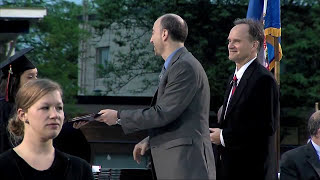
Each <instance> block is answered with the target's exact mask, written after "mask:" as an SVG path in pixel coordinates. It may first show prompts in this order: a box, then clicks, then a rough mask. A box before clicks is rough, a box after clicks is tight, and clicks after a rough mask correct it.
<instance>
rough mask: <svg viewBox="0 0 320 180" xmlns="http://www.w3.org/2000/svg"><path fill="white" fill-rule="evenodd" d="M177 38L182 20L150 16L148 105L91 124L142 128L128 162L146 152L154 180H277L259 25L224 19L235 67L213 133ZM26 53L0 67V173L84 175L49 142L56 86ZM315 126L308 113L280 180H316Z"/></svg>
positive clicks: (196, 69) (199, 84) (195, 73)
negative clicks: (152, 73) (155, 66)
mask: <svg viewBox="0 0 320 180" xmlns="http://www.w3.org/2000/svg"><path fill="white" fill-rule="evenodd" d="M187 36H188V25H187V22H186V21H185V20H184V19H182V18H181V17H180V16H178V15H176V14H165V15H162V16H160V17H159V18H158V19H157V20H156V21H155V22H154V25H153V28H152V36H151V39H150V43H151V44H152V45H153V47H154V53H155V55H156V56H161V57H162V59H163V60H164V65H163V68H162V71H161V73H160V76H159V85H158V89H157V91H156V92H155V95H154V97H153V100H152V103H151V106H150V107H148V108H145V109H136V110H113V109H103V110H101V111H100V112H99V114H100V116H98V117H97V118H96V119H95V120H97V121H100V122H103V123H106V124H108V125H115V124H119V125H121V128H122V130H123V132H124V133H125V134H130V133H134V132H137V131H142V130H148V136H147V137H146V138H145V139H143V140H142V141H141V142H139V143H138V144H136V145H135V147H134V149H133V158H134V160H136V161H137V163H140V161H141V156H143V155H145V153H146V151H148V150H150V151H151V161H152V169H153V170H154V174H153V175H154V179H217V180H235V179H246V180H248V179H249V180H250V179H253V180H276V179H278V172H277V164H276V163H277V152H276V148H275V147H276V138H275V134H276V133H275V132H276V131H277V129H278V128H279V127H278V124H279V89H278V85H277V82H276V80H275V79H274V77H273V75H272V74H271V73H270V72H269V71H268V70H267V69H266V68H265V67H263V66H262V65H261V64H259V62H258V59H257V58H258V56H257V55H258V52H259V51H260V49H261V48H262V47H263V42H264V32H263V26H262V24H261V23H260V22H259V21H255V20H252V19H237V20H235V21H234V26H233V28H232V29H231V30H230V32H229V36H228V53H229V60H231V61H232V62H234V63H235V70H234V73H232V74H231V75H230V78H229V79H228V81H226V90H225V96H224V102H223V105H222V106H221V108H220V110H219V113H218V123H217V124H216V126H215V127H209V111H210V107H209V106H210V89H209V82H208V78H207V75H206V73H205V71H204V69H203V67H202V65H201V64H200V63H199V61H198V60H197V59H196V57H194V56H193V55H192V53H191V52H189V51H188V49H187V48H186V47H185V45H184V43H185V40H186V39H187ZM30 50H31V49H30V48H28V49H25V50H22V51H21V52H19V53H16V54H15V55H14V56H12V57H10V58H9V59H8V61H7V62H6V63H4V64H3V65H2V66H1V67H0V68H1V70H2V77H1V87H0V88H1V94H0V95H1V99H0V107H1V114H0V118H1V119H0V120H1V121H0V123H1V132H0V133H1V137H0V138H1V139H0V145H1V146H0V150H1V151H0V152H1V153H2V154H1V155H0V177H1V179H48V180H49V179H86V180H87V179H93V176H92V173H91V169H90V165H89V164H88V162H87V161H85V160H83V159H82V158H79V157H76V156H72V155H69V154H67V153H64V152H61V151H59V150H58V148H56V147H55V146H54V145H53V139H54V138H56V137H57V136H58V135H59V133H60V131H61V129H62V127H63V123H64V111H63V100H62V90H61V88H60V86H59V85H58V84H57V83H55V82H53V81H51V80H48V79H37V69H36V67H35V66H34V65H33V64H32V63H31V62H30V60H28V59H27V58H26V57H25V54H26V53H27V52H29V51H30ZM85 124H86V123H82V124H80V126H79V125H74V127H77V128H79V127H81V126H84V125H85ZM319 128H320V115H319V113H318V112H317V113H315V114H314V115H313V116H312V117H311V118H310V120H309V131H310V135H311V141H310V142H309V143H308V144H307V145H306V146H303V147H301V148H298V149H296V150H293V151H290V152H288V153H286V154H285V155H284V157H283V161H282V162H281V175H280V176H281V180H282V179H285V180H286V179H320V177H319V174H320V173H319V172H320V171H319V168H318V167H320V164H319V156H318V155H319V154H320V146H319V145H320V143H319V137H320V135H319V132H320V131H319ZM318 144H319V145H318ZM212 145H213V146H212ZM212 147H213V148H212ZM295 157H299V158H297V159H296V160H293V159H294V158H295ZM306 173H308V175H305V174H306Z"/></svg>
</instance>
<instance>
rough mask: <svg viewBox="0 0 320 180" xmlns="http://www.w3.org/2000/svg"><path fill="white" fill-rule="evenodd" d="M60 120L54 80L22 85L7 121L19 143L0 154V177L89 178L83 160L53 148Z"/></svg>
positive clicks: (58, 90)
mask: <svg viewBox="0 0 320 180" xmlns="http://www.w3.org/2000/svg"><path fill="white" fill-rule="evenodd" d="M63 120H64V112H63V101H62V90H61V88H60V86H59V85H58V84H57V83H55V82H53V81H50V80H47V79H41V80H40V79H38V80H31V81H29V82H28V83H26V84H25V85H24V86H22V87H21V88H20V89H19V91H18V93H17V95H16V115H15V116H14V117H13V118H11V119H10V120H9V124H8V130H9V132H10V134H11V136H13V137H14V138H16V139H18V140H19V138H20V139H22V142H21V143H20V144H19V145H18V146H16V147H15V148H13V149H9V150H8V151H6V152H5V153H3V154H1V155H0V177H1V179H3V180H7V179H8V180H9V179H25V180H27V179H32V180H37V179H45V180H51V179H52V180H53V179H55V180H56V179H59V180H60V179H66V180H78V179H79V180H82V179H83V180H88V179H89V180H90V179H93V175H92V172H91V168H90V165H89V164H88V163H87V162H85V161H84V160H82V159H80V158H78V157H75V156H71V155H68V154H66V153H63V152H60V151H58V150H57V149H55V148H54V147H53V145H52V140H53V139H54V138H55V137H57V136H58V134H59V133H60V130H61V127H62V125H63Z"/></svg>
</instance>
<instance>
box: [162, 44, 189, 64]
mask: <svg viewBox="0 0 320 180" xmlns="http://www.w3.org/2000/svg"><path fill="white" fill-rule="evenodd" d="M187 52H189V51H188V50H187V48H185V47H182V48H181V49H179V50H178V51H177V52H176V54H175V55H174V56H173V57H172V59H171V62H170V64H169V65H168V68H167V69H169V68H170V67H171V66H172V65H173V64H174V63H175V62H176V61H177V60H178V59H179V58H180V56H181V55H182V54H185V53H187Z"/></svg>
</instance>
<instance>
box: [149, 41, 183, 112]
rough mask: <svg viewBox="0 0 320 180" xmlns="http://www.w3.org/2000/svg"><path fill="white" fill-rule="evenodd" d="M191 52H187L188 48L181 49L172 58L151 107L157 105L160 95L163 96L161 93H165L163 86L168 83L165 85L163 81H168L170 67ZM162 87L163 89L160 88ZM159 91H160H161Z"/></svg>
mask: <svg viewBox="0 0 320 180" xmlns="http://www.w3.org/2000/svg"><path fill="white" fill-rule="evenodd" d="M188 52H189V51H188V50H187V48H185V47H182V48H181V49H179V50H178V51H177V52H176V54H175V55H174V56H173V57H172V59H171V61H170V64H169V65H168V67H167V69H166V71H165V72H164V73H163V75H162V78H161V80H160V82H159V85H158V89H157V91H156V93H155V94H154V96H153V98H152V101H151V106H153V105H155V104H156V103H157V100H158V98H159V95H161V92H163V90H162V89H163V88H164V87H163V86H165V85H166V83H163V81H166V80H167V76H168V72H169V71H170V70H169V69H170V67H171V66H172V65H173V64H174V63H175V62H177V61H178V59H179V58H180V56H181V55H182V54H185V53H188ZM160 85H161V86H162V87H160ZM159 89H160V91H159ZM159 92H160V94H159Z"/></svg>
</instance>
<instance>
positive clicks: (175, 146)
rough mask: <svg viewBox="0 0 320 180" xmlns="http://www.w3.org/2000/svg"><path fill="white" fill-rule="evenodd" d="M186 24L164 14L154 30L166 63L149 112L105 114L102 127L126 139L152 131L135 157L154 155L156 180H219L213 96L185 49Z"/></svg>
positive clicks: (156, 48)
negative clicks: (211, 127)
mask: <svg viewBox="0 0 320 180" xmlns="http://www.w3.org/2000/svg"><path fill="white" fill-rule="evenodd" d="M187 35H188V26H187V23H186V22H185V21H184V20H183V19H182V18H181V17H180V16H178V15H175V14H165V15H163V16H161V17H159V18H158V19H157V20H156V21H155V23H154V26H153V29H152V36H151V39H150V42H151V43H152V44H153V46H154V52H155V55H158V56H161V57H162V58H163V59H164V60H165V63H164V68H163V70H162V72H161V74H160V83H159V87H158V90H157V91H156V93H155V95H154V98H153V100H152V104H151V107H150V108H146V109H138V110H121V111H115V110H110V109H105V110H101V111H100V112H99V113H100V114H102V115H101V116H100V117H99V118H97V120H98V121H101V122H105V123H106V124H108V125H114V124H117V123H118V124H121V126H122V129H123V131H124V133H125V134H129V133H133V132H136V131H141V130H149V136H148V137H147V138H145V139H144V140H142V141H141V142H140V143H138V144H137V145H136V146H135V148H134V151H133V156H134V159H135V160H136V161H137V162H138V163H139V162H140V158H141V155H144V153H145V151H146V150H148V149H151V155H152V158H153V163H154V168H155V172H156V176H157V178H158V179H215V178H216V172H215V163H214V156H213V153H212V147H211V142H210V136H209V102H210V90H209V83H208V78H207V75H206V73H205V71H204V69H203V67H202V66H201V64H200V63H199V61H198V60H197V59H196V58H195V57H194V56H193V55H192V54H191V53H190V52H189V51H188V50H187V49H186V48H185V47H184V42H185V40H186V38H187Z"/></svg>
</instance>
